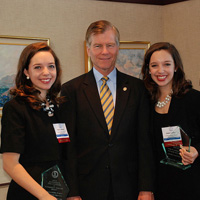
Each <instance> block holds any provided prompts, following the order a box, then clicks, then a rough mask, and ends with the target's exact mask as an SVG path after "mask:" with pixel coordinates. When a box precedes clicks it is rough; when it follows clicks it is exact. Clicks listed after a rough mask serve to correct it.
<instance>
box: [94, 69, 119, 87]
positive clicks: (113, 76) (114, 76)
mask: <svg viewBox="0 0 200 200" xmlns="http://www.w3.org/2000/svg"><path fill="white" fill-rule="evenodd" d="M93 73H94V77H95V79H96V82H99V81H101V78H102V77H103V75H102V74H101V73H100V72H99V71H97V70H96V69H95V68H94V67H93ZM107 77H108V78H109V80H110V81H112V82H113V83H116V79H117V70H116V68H114V69H113V70H112V72H110V74H108V75H107Z"/></svg>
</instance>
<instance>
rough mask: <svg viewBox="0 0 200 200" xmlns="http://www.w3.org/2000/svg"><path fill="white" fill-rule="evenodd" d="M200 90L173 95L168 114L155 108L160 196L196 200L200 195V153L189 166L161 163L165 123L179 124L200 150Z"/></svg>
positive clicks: (158, 193) (154, 130)
mask: <svg viewBox="0 0 200 200" xmlns="http://www.w3.org/2000/svg"><path fill="white" fill-rule="evenodd" d="M199 102H200V92H199V91H196V90H191V91H190V92H188V93H187V94H186V95H185V96H184V97H183V98H175V97H173V98H172V100H171V104H170V108H169V112H168V114H159V113H156V112H155V110H154V109H153V110H152V114H153V115H152V116H153V118H152V125H153V131H152V133H153V138H154V150H155V153H156V163H157V181H156V183H157V192H156V193H155V199H159V200H169V199H170V200H186V199H187V200H188V199H190V200H196V199H200V192H199V189H200V181H199V178H200V158H199V157H198V158H197V159H196V160H195V162H194V163H193V164H192V167H191V168H189V169H187V170H182V169H178V168H175V167H172V166H169V165H164V164H161V163H160V160H161V159H163V158H165V153H164V150H163V148H162V143H163V136H162V131H161V128H162V127H169V126H177V125H178V126H180V127H182V128H183V130H184V131H185V132H186V133H187V134H188V135H189V136H190V138H191V139H192V141H191V145H192V146H194V147H195V148H196V149H197V151H198V152H199V154H200V151H199V146H200V105H199Z"/></svg>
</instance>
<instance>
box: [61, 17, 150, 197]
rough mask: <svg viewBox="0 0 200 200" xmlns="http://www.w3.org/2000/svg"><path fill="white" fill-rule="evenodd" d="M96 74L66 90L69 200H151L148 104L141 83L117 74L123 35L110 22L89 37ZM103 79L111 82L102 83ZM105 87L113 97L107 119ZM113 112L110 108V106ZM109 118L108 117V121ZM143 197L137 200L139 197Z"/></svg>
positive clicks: (92, 29) (92, 28) (81, 78)
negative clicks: (120, 41)
mask: <svg viewBox="0 0 200 200" xmlns="http://www.w3.org/2000/svg"><path fill="white" fill-rule="evenodd" d="M86 43H87V53H88V56H90V58H91V60H92V63H93V69H92V70H91V71H90V72H88V73H86V74H83V75H81V76H79V77H77V78H75V79H73V80H71V81H69V82H67V83H65V84H64V85H63V86H62V92H61V95H62V96H65V97H66V102H65V103H64V104H63V107H61V111H62V116H63V119H65V120H66V124H67V128H68V131H69V134H70V141H71V142H70V143H69V144H68V149H67V156H68V161H67V162H68V163H67V166H68V167H67V180H66V181H67V184H68V186H69V188H70V193H69V197H68V200H81V199H82V200H137V199H139V200H152V199H153V194H152V192H151V191H152V190H153V163H152V162H153V158H152V157H153V155H152V150H151V145H150V138H149V104H148V98H147V96H146V90H145V88H144V86H143V83H142V81H141V80H139V79H137V78H134V77H131V76H128V75H125V74H123V73H121V72H119V71H118V70H117V69H116V68H115V62H116V59H117V55H118V51H119V32H118V30H117V28H116V27H114V26H113V25H112V24H111V23H110V22H108V21H104V20H101V21H97V22H94V23H92V24H91V25H90V26H89V27H88V30H87V32H86ZM102 77H108V78H105V79H106V80H107V79H108V80H107V81H105V82H106V83H105V82H104V81H103V80H102ZM102 83H105V85H107V86H105V87H106V88H107V89H106V91H109V94H110V96H109V97H108V98H109V101H110V105H113V106H112V108H108V109H110V110H111V111H110V112H109V114H110V113H113V112H114V116H112V115H111V116H109V117H110V120H109V122H108V121H107V119H106V118H107V116H106V117H105V116H104V112H106V111H105V110H104V108H103V107H102V104H103V102H101V101H102V100H101V99H102V98H103V97H102V96H103V95H104V94H102V90H103V89H102V87H104V86H102ZM108 107H109V106H108ZM109 114H108V113H107V115H109ZM138 195H139V196H138Z"/></svg>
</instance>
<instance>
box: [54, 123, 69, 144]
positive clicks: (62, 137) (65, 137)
mask: <svg viewBox="0 0 200 200" xmlns="http://www.w3.org/2000/svg"><path fill="white" fill-rule="evenodd" d="M53 127H54V130H55V132H56V137H57V139H58V142H59V143H65V142H70V138H69V134H68V131H67V127H66V125H65V123H57V124H53Z"/></svg>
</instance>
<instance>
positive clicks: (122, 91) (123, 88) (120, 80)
mask: <svg viewBox="0 0 200 200" xmlns="http://www.w3.org/2000/svg"><path fill="white" fill-rule="evenodd" d="M129 94H130V86H129V84H128V80H127V79H126V76H125V75H124V74H122V73H120V72H119V71H117V92H116V105H115V113H114V119H113V126H112V131H111V137H113V135H114V133H115V132H116V130H117V128H118V125H119V123H120V120H121V117H122V114H123V111H124V109H125V108H126V105H127V101H128V97H129Z"/></svg>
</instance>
